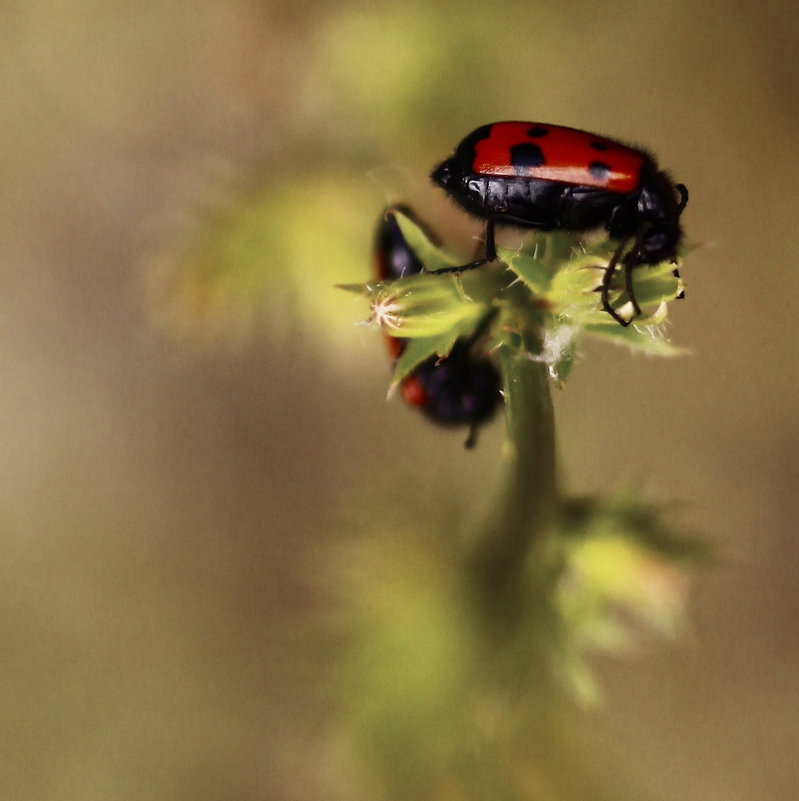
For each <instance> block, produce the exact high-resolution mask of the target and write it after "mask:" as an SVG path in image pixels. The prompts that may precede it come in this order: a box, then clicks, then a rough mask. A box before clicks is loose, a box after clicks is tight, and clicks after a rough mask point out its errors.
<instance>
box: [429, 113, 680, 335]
mask: <svg viewBox="0 0 799 801" xmlns="http://www.w3.org/2000/svg"><path fill="white" fill-rule="evenodd" d="M431 178H432V180H433V181H434V183H436V184H438V185H439V186H440V187H442V188H443V189H444V190H445V191H446V192H447V193H448V194H449V195H450V196H451V197H452V198H453V199H454V200H455V201H456V202H457V203H458V204H459V205H460V206H462V207H463V208H464V209H465V210H466V211H468V212H470V213H471V214H473V215H475V216H477V217H480V218H481V219H484V220H486V231H485V253H484V256H483V257H482V258H479V259H476V260H475V261H473V262H470V263H469V264H465V265H463V266H462V267H453V268H445V269H443V270H436V271H434V272H458V271H462V270H467V269H471V268H474V267H479V266H480V265H482V264H485V263H486V262H491V261H494V260H495V259H496V257H497V252H496V245H495V242H494V226H495V225H496V224H506V225H515V226H519V227H522V228H534V229H537V230H541V231H551V230H555V229H561V230H566V231H582V230H587V229H591V228H598V227H600V226H602V227H604V228H605V229H606V230H607V232H608V235H609V236H610V237H611V239H615V240H618V241H619V245H618V247H617V248H616V250H615V252H614V253H613V256H612V258H611V260H610V262H609V263H608V266H607V269H606V270H605V276H604V278H603V280H602V285H601V292H602V295H601V297H602V307H603V309H604V310H605V311H607V312H608V314H610V315H611V316H612V317H613V318H614V319H615V320H616V321H617V322H619V323H620V324H621V325H623V326H626V325H629V324H630V322H631V321H632V319H634V318H635V317H636V316H637V315H639V314H640V313H641V309H640V307H639V306H638V303H637V302H636V300H635V296H634V294H633V286H632V271H633V269H634V268H635V267H638V266H639V265H643V264H659V263H660V262H663V261H667V260H669V261H676V258H677V250H678V247H679V245H680V242H681V240H682V227H681V225H680V216H681V215H682V212H683V209H684V208H685V206H686V204H687V203H688V190H687V189H686V188H685V186H684V185H683V184H675V183H673V182H672V180H671V178H670V177H669V176H668V175H667V174H666V173H665V172H663V171H662V170H660V168H659V167H658V165H657V162H656V161H655V159H654V157H653V156H652V155H651V154H650V153H648V152H647V151H645V150H641V149H639V148H633V147H629V146H628V145H624V144H622V143H620V142H617V141H616V140H614V139H608V138H605V137H601V136H596V135H595V134H592V133H589V132H587V131H580V130H577V129H576V128H567V127H565V126H562V125H550V124H548V123H539V122H519V121H510V122H494V123H490V124H488V125H482V126H481V127H479V128H477V129H476V130H474V131H472V132H471V133H470V134H469V135H468V136H467V137H466V138H465V139H464V140H463V141H462V142H461V143H460V144H459V145H458V146H457V148H456V149H455V151H454V153H453V154H452V155H451V156H450V157H449V158H448V159H446V160H445V161H443V162H441V164H439V165H438V166H437V167H436V168H435V169H434V170H433V173H432V175H431ZM630 243H632V246H631V248H630V250H629V251H628V252H627V254H626V255H625V256H624V257H623V258H622V253H623V251H624V249H625V247H626V246H627V245H628V244H630ZM620 261H621V263H622V265H623V267H624V274H625V287H626V291H627V295H628V297H629V299H630V301H631V303H632V306H633V310H634V313H633V315H632V317H631V319H629V320H626V319H624V318H623V317H622V316H621V315H620V314H619V313H618V312H617V311H616V310H615V309H613V308H612V307H611V305H610V300H609V297H610V289H611V282H612V280H613V275H614V273H615V271H616V266H617V264H618V263H619V262H620Z"/></svg>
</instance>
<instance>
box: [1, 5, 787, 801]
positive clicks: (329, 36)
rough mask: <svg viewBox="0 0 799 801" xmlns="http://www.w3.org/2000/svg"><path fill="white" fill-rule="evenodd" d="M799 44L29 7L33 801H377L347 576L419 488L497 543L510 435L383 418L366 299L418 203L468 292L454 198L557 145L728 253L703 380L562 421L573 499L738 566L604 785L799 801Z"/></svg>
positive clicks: (590, 379)
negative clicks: (680, 202) (491, 132)
mask: <svg viewBox="0 0 799 801" xmlns="http://www.w3.org/2000/svg"><path fill="white" fill-rule="evenodd" d="M798 20H799V17H797V15H796V13H795V10H794V8H793V6H792V5H791V4H789V3H787V2H783V1H782V0H765V1H764V2H762V3H758V4H753V3H749V2H744V0H729V1H728V2H715V1H714V0H707V1H706V2H704V3H701V4H698V3H694V2H690V0H658V2H653V1H651V0H642V2H638V3H634V4H633V3H624V2H617V0H609V2H606V3H602V4H596V3H593V2H590V3H589V2H585V1H584V0H574V2H571V3H568V4H563V3H555V2H535V3H514V2H493V3H472V2H458V3H455V2H452V1H451V0H450V1H449V2H446V1H445V0H425V2H405V3H401V4H400V3H374V2H371V3H370V2H359V1H358V0H352V2H347V1H346V0H340V1H337V2H321V0H307V2H305V3H302V4H299V3H295V2H288V1H286V0H284V1H281V0H271V1H270V0H262V1H261V2H257V1H256V0H217V2H211V0H194V1H193V2H191V3H188V2H181V1H180V0H160V2H156V1H155V0H142V2H139V3H135V4H122V3H108V2H100V0H72V2H70V3H59V2H54V0H43V2H37V3H24V2H21V0H18V1H16V0H6V2H3V3H2V4H1V5H0V42H1V43H2V46H1V47H0V63H2V73H1V75H2V77H1V78H0V92H2V94H1V95H0V98H1V102H2V122H1V123H0V137H2V149H1V150H0V169H1V170H2V172H1V174H2V190H0V193H1V195H0V196H1V197H2V214H0V236H1V237H2V253H3V260H2V277H3V291H2V293H0V387H1V389H0V597H1V598H2V600H1V601H0V797H2V798H3V799H8V801H12V800H13V801H16V799H20V800H21V799H25V800H26V801H28V799H41V800H42V801H73V800H74V801H78V800H80V801H88V800H89V799H98V800H99V799H102V800H103V801H110V800H111V799H134V798H135V799H137V801H149V800H150V799H153V800H154V799H159V800H160V801H184V800H185V801H188V799H192V801H204V800H205V799H208V800H209V801H210V799H229V798H235V799H238V801H255V799H309V800H311V799H316V798H320V799H321V798H325V799H329V798H348V797H350V793H351V792H355V791H354V789H353V788H354V787H355V786H356V785H357V777H350V779H347V780H345V779H344V778H340V781H338V782H335V783H331V782H330V779H329V771H328V768H329V767H330V764H329V763H330V762H331V761H335V756H334V755H331V753H330V752H329V750H328V749H327V748H326V747H325V745H324V744H323V743H324V736H323V735H322V732H323V731H324V729H325V720H324V715H323V714H322V712H321V705H320V703H319V701H318V699H317V695H318V688H319V686H320V682H321V680H322V679H321V677H322V675H323V672H324V665H325V661H326V659H327V651H326V647H325V643H324V638H321V637H319V636H318V634H317V632H316V629H315V628H314V626H313V625H312V620H313V616H314V614H316V613H317V612H318V611H319V607H320V606H322V607H323V606H324V598H323V596H322V595H320V591H319V582H318V579H319V575H318V574H319V572H320V571H321V570H322V568H323V565H324V558H323V557H322V556H321V554H322V553H324V552H326V551H329V549H331V547H333V546H335V538H336V537H337V536H338V533H339V532H340V530H341V527H342V525H343V524H342V521H345V520H346V519H347V516H348V515H351V514H352V513H353V510H363V509H366V510H368V511H370V512H371V514H372V516H373V517H374V518H375V519H377V520H379V517H380V513H381V504H384V503H388V501H387V500H386V499H387V498H396V497H401V496H402V493H403V492H404V491H405V490H406V489H407V490H408V491H413V490H414V489H417V490H418V489H419V488H421V487H425V486H427V487H431V486H432V487H434V488H435V492H436V493H439V494H440V495H441V497H442V503H448V504H451V505H453V506H455V507H457V508H460V509H463V508H467V509H468V508H469V507H470V506H472V507H475V508H476V509H477V508H479V503H480V501H479V499H480V498H481V497H482V495H483V494H484V493H485V492H486V490H485V489H484V488H485V487H486V486H491V478H492V477H493V474H494V472H495V470H496V466H497V462H498V456H497V455H498V450H499V445H500V442H501V435H502V431H501V428H502V426H501V423H498V424H496V425H495V426H493V428H491V429H490V430H488V431H486V432H485V433H484V435H483V437H482V439H481V442H480V444H479V447H478V448H477V450H476V451H475V452H471V453H464V451H463V449H462V440H463V437H462V435H461V433H452V432H446V431H443V432H442V431H439V430H435V429H433V428H431V427H430V426H429V425H428V424H427V423H426V422H424V421H422V420H421V419H419V418H418V416H417V415H415V414H414V413H413V411H412V410H408V409H406V408H404V407H403V406H402V404H401V403H400V402H398V401H395V402H392V403H388V404H387V403H385V402H384V398H385V392H386V387H387V379H388V365H387V364H386V359H385V353H384V348H383V343H382V342H381V340H380V337H379V335H378V334H377V333H376V332H374V331H372V330H370V329H367V328H364V327H359V326H357V325H356V323H357V322H358V321H361V320H363V319H364V318H365V317H366V315H367V310H366V308H365V304H364V303H363V301H361V300H360V299H358V298H356V297H355V296H352V295H347V294H345V293H342V292H340V291H337V290H335V289H333V284H335V283H344V282H356V281H362V280H365V279H366V278H367V277H368V274H369V269H370V266H369V258H370V257H369V248H370V244H371V236H372V229H373V226H374V223H375V221H376V219H377V216H378V214H379V213H380V211H381V209H382V208H383V206H384V205H385V204H386V203H387V202H389V201H393V200H409V201H412V202H413V204H414V205H415V207H416V209H417V210H418V211H419V212H420V213H421V214H422V216H423V218H424V219H426V220H428V222H429V224H430V225H431V227H432V228H433V229H434V230H436V231H438V232H439V233H440V234H441V235H442V236H443V237H444V238H445V239H446V240H447V242H448V243H449V244H451V245H452V246H453V247H458V248H461V250H462V252H464V253H465V254H468V253H469V252H470V251H471V248H472V240H471V238H472V237H473V236H474V235H476V234H477V233H478V232H479V225H476V224H475V223H474V222H473V221H469V220H468V219H466V218H464V217H463V216H462V215H461V214H460V213H459V212H458V211H457V210H456V209H455V207H454V205H453V204H452V203H450V202H449V201H448V200H447V199H446V198H444V197H442V194H443V193H441V192H439V191H438V190H436V189H435V188H433V187H432V186H429V185H428V181H427V177H426V176H427V173H428V172H429V170H430V168H431V167H432V166H433V165H434V164H435V163H437V162H438V161H439V160H440V159H442V158H443V157H445V156H446V155H447V154H448V153H449V151H450V150H451V149H452V147H453V146H454V145H455V144H456V143H457V141H459V140H460V139H461V138H462V137H463V136H464V135H465V134H466V133H467V132H469V131H470V130H472V129H473V128H474V127H476V126H477V125H479V124H481V123H484V122H488V121H492V120H496V119H529V120H541V121H548V122H556V123H561V124H565V125H572V126H576V127H580V128H586V129H589V130H592V131H596V132H598V133H601V134H606V135H610V136H613V137H616V138H621V139H624V140H629V141H632V142H640V143H644V144H646V145H647V146H648V147H650V148H651V149H652V150H653V151H654V152H655V153H656V154H657V155H658V157H659V160H660V162H661V164H662V165H663V166H664V167H665V168H667V169H669V170H670V171H671V172H672V173H673V175H674V176H675V178H676V179H677V180H679V181H682V182H684V183H685V184H686V185H687V186H688V188H689V189H690V192H691V201H690V203H689V205H688V208H687V211H686V214H685V216H684V218H683V219H684V221H685V226H686V229H687V236H688V239H689V241H690V242H691V243H693V244H695V245H696V246H697V248H696V250H695V251H694V252H693V253H692V254H691V255H690V257H689V259H688V260H687V262H686V265H685V269H684V271H683V275H684V278H685V280H686V282H687V299H686V300H685V301H684V302H682V303H679V304H675V306H676V307H675V308H673V310H672V321H673V323H672V326H671V328H670V335H671V337H672V339H673V340H674V341H675V342H677V343H678V344H681V345H684V346H686V347H688V348H690V349H691V350H692V351H693V355H692V356H690V357H688V358H684V359H677V360H671V361H660V360H653V359H644V358H640V357H638V358H636V357H633V356H631V355H630V354H629V353H627V352H626V351H624V350H621V349H616V348H610V347H609V346H603V345H602V344H601V343H590V342H585V343H583V346H582V348H581V352H582V356H583V357H582V358H581V359H580V360H579V362H578V363H577V365H576V368H575V371H574V375H573V378H572V379H571V381H570V382H569V385H568V387H567V388H566V389H565V390H564V391H563V392H559V393H557V397H556V410H557V415H558V431H559V444H560V455H561V472H562V475H563V481H564V484H565V486H566V487H567V488H568V489H569V490H570V491H573V492H599V491H603V490H612V489H614V488H616V487H619V486H621V485H624V484H625V483H627V482H629V481H630V480H633V481H635V482H637V483H638V484H639V485H641V486H644V487H645V488H646V491H647V494H648V495H649V496H650V497H652V498H654V499H657V500H660V501H666V502H669V503H672V502H674V503H676V504H678V505H679V506H680V518H681V520H682V521H683V523H684V525H685V527H686V529H688V530H690V531H693V532H696V533H698V534H700V535H701V536H703V537H705V538H707V539H708V540H709V541H711V542H712V543H714V544H715V545H716V547H717V548H718V552H719V554H720V560H719V564H718V565H716V566H715V567H714V568H712V569H711V570H709V571H707V572H706V573H705V574H703V575H702V576H701V577H700V579H699V581H698V583H697V586H696V588H695V591H694V594H693V598H692V603H691V609H690V620H691V625H690V631H689V632H688V633H687V636H685V637H683V639H681V640H680V641H678V642H676V643H674V644H669V645H662V644H658V645H653V646H652V647H646V648H643V649H642V651H641V653H639V654H638V655H637V656H636V657H635V658H634V659H632V660H624V661H622V660H607V661H605V662H603V663H602V664H601V665H600V666H599V667H600V671H601V679H602V684H603V686H604V689H605V702H604V705H603V707H601V708H599V709H596V710H593V711H589V712H586V714H585V715H584V716H583V717H582V718H581V723H580V726H581V729H582V731H581V736H582V737H584V738H585V741H586V743H587V744H588V753H587V754H586V759H588V760H590V761H592V762H593V763H594V764H596V765H597V766H600V768H602V767H604V769H606V770H607V771H608V773H609V774H613V775H616V774H624V775H625V777H626V779H625V781H628V782H629V783H630V784H631V785H632V786H634V787H636V788H637V793H638V795H637V797H640V798H651V799H663V800H664V801H665V799H680V801H714V800H715V799H718V801H722V800H723V801H739V800H740V801H743V800H744V799H747V800H748V799H752V798H757V799H758V801H783V800H784V801H788V800H789V799H793V798H795V793H796V788H797V786H799V763H797V759H796V753H797V746H798V745H799V666H798V662H799V635H798V634H797V632H799V627H797V622H796V621H797V616H799V583H797V579H796V564H797V561H799V538H797V536H796V534H797V532H796V530H795V528H796V518H797V509H796V502H795V495H796V493H795V484H796V468H797V459H796V453H797V421H796V415H795V405H796V399H797V385H796V377H795V376H796V374H795V364H796V356H797V353H796V349H795V341H796V337H795V332H794V328H793V323H794V320H795V319H796V317H797V313H799V309H798V308H797V303H796V297H797V293H798V292H799V280H798V278H797V276H799V271H797V270H796V268H795V265H794V263H793V262H794V260H795V259H794V256H793V254H794V251H793V248H794V247H796V245H797V241H796V222H795V216H796V211H795V206H796V204H795V202H793V196H794V193H795V184H796V176H797V173H796V137H797V122H798V121H799V109H798V108H797V90H796V87H797V85H799V70H798V68H799V59H798V58H797V56H796V47H795V44H796V41H797V35H799V31H798V30H797V21H798ZM481 490H482V492H481ZM466 514H468V512H467V513H466ZM333 773H336V769H335V767H334V768H333ZM326 776H327V777H328V778H326Z"/></svg>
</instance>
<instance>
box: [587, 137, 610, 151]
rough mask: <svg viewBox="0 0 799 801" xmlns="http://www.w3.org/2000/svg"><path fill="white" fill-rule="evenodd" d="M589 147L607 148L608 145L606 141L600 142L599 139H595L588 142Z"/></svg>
mask: <svg viewBox="0 0 799 801" xmlns="http://www.w3.org/2000/svg"><path fill="white" fill-rule="evenodd" d="M589 147H591V148H593V149H594V150H603V151H604V150H607V149H608V145H607V143H606V142H601V141H600V140H599V139H595V140H594V141H593V142H591V143H590V144H589Z"/></svg>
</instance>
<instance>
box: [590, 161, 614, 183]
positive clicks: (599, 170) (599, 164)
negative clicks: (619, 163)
mask: <svg viewBox="0 0 799 801" xmlns="http://www.w3.org/2000/svg"><path fill="white" fill-rule="evenodd" d="M588 172H590V173H591V176H592V177H593V178H596V179H597V180H598V181H607V180H608V178H610V167H608V165H607V164H605V162H604V161H592V162H591V163H590V164H589V165H588Z"/></svg>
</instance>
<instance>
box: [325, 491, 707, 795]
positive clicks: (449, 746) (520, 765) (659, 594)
mask: <svg viewBox="0 0 799 801" xmlns="http://www.w3.org/2000/svg"><path fill="white" fill-rule="evenodd" d="M371 506H372V508H374V505H371ZM411 508H412V510H413V511H411ZM383 511H384V515H381V516H380V517H379V518H375V517H374V516H368V518H366V519H364V520H362V521H360V523H359V522H358V521H355V522H354V524H353V525H352V526H351V527H350V533H349V536H347V537H346V538H345V539H344V540H343V542H342V541H339V543H338V546H337V549H336V552H335V553H333V554H332V555H331V560H332V567H331V570H330V572H329V576H330V580H331V581H332V588H331V590H330V593H331V594H332V597H333V598H335V599H337V601H336V604H335V606H334V609H335V615H334V617H333V618H332V621H333V624H334V630H335V631H336V633H337V636H338V638H339V646H340V650H339V653H340V661H338V662H337V663H336V664H335V667H334V670H333V674H332V675H333V685H332V703H333V705H334V708H335V710H336V721H337V724H338V725H337V727H336V737H337V738H339V739H340V740H343V751H342V752H343V753H345V754H346V755H347V758H348V759H350V760H354V761H355V764H358V765H360V766H361V769H362V770H364V771H365V773H366V775H367V776H371V777H372V780H373V781H374V786H371V785H369V784H367V786H368V787H371V789H370V790H369V791H368V795H369V796H370V797H376V798H384V797H385V798H390V799H402V798H408V797H410V796H413V797H419V798H432V799H437V798H445V799H482V798H503V799H519V800H520V801H521V800H522V799H531V800H532V799H540V798H542V797H544V798H550V797H551V798H559V799H572V798H574V799H575V801H577V799H579V798H582V799H585V798H603V797H604V791H603V790H602V788H601V786H595V787H592V788H590V790H589V788H588V787H587V784H588V778H587V774H586V770H587V769H586V767H585V766H584V765H582V766H581V760H580V755H579V747H578V746H577V743H575V742H574V740H573V739H572V740H571V742H570V741H569V737H570V735H569V734H568V731H569V718H570V712H569V711H568V705H567V704H565V701H566V696H564V694H563V691H564V690H567V691H568V693H569V694H570V695H571V697H572V698H573V699H574V700H577V701H579V702H580V703H585V702H595V701H596V700H597V699H598V688H597V686H596V683H595V681H594V679H593V677H592V673H591V670H590V669H589V667H588V661H587V657H589V656H591V655H595V654H596V653H597V652H598V651H604V652H608V653H613V654H617V653H619V652H620V651H621V650H622V649H625V650H628V649H629V647H630V646H631V644H632V643H633V642H634V640H635V639H640V637H641V636H642V635H643V634H644V633H645V632H646V631H650V632H652V633H657V634H660V635H664V634H666V635H673V634H674V633H675V632H677V631H678V630H679V628H680V623H681V620H682V614H683V611H684V606H685V600H686V590H687V573H686V569H690V568H691V567H692V566H696V565H697V564H699V563H700V562H701V561H702V560H703V559H704V558H705V552H704V549H703V548H702V546H701V545H699V544H698V543H697V542H696V541H694V540H691V539H687V538H685V537H683V536H681V535H679V534H677V533H676V532H675V531H674V530H673V529H672V528H671V526H670V525H669V524H667V523H666V519H665V517H664V515H663V514H662V513H660V512H657V511H654V510H653V509H652V507H650V506H648V505H646V504H644V503H642V502H641V501H639V500H635V499H634V498H633V497H632V496H631V495H629V494H622V495H619V496H617V497H615V498H611V499H609V500H607V501H597V500H589V499H573V500H569V501H566V502H565V503H564V505H563V507H562V509H561V511H560V513H559V514H558V516H557V519H556V521H555V524H554V528H553V529H552V531H550V533H549V535H548V536H547V538H546V542H547V551H546V554H545V555H544V556H543V559H544V563H545V564H546V565H548V567H547V568H546V570H545V571H544V573H543V574H542V572H541V568H542V562H541V558H542V554H541V552H540V550H534V551H531V552H530V553H529V555H528V558H527V563H526V567H525V568H524V571H523V572H524V573H525V574H526V576H527V578H526V580H525V583H526V585H527V590H526V591H525V593H524V594H523V596H519V597H523V598H524V601H523V604H522V606H521V607H520V608H517V610H516V613H515V615H514V617H515V620H514V623H513V625H512V627H511V628H508V626H507V623H508V621H504V622H503V621H500V620H496V619H493V618H490V617H489V618H486V616H485V611H486V610H485V609H483V608H482V600H481V597H480V593H479V592H478V590H477V587H476V586H475V585H474V584H473V583H472V581H471V579H470V573H469V572H468V571H467V570H466V568H465V562H464V555H465V552H466V550H467V547H468V546H467V540H465V539H464V538H463V537H462V536H459V535H458V534H457V533H456V532H455V531H454V530H453V525H452V518H447V517H446V516H445V515H444V514H443V513H442V510H441V508H440V507H438V508H436V507H430V506H425V503H424V501H423V500H422V499H419V500H418V501H417V502H416V503H414V504H413V506H412V507H411V506H408V508H407V509H406V511H405V513H404V514H403V513H402V512H400V511H399V510H398V509H396V508H392V507H384V508H383ZM542 575H543V576H545V578H544V579H543V581H542ZM564 771H565V772H566V773H567V774H568V773H569V772H572V773H575V774H576V775H582V776H583V780H581V781H577V786H578V787H579V792H578V794H576V795H575V794H573V793H572V791H571V790H569V789H568V788H567V786H565V785H564V778H563V772H564ZM574 780H575V777H574V776H572V781H574ZM566 785H568V782H566ZM555 788H559V789H557V790H556V789H555Z"/></svg>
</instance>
